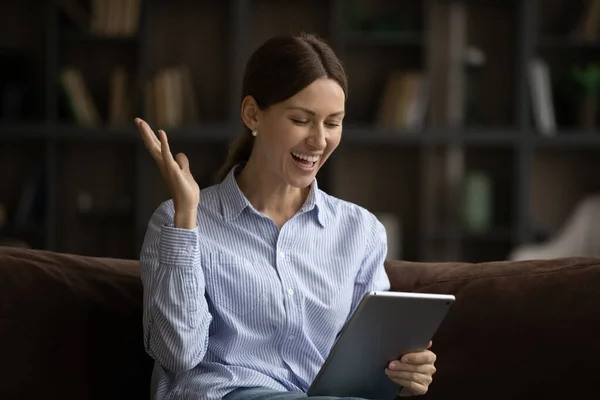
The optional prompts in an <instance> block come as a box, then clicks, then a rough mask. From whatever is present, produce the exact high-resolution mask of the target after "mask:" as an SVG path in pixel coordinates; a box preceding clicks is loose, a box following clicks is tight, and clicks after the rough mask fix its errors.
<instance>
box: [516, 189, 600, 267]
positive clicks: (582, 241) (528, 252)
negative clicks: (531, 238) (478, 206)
mask: <svg viewBox="0 0 600 400" xmlns="http://www.w3.org/2000/svg"><path fill="white" fill-rule="evenodd" d="M564 257H600V194H593V195H589V196H587V197H585V198H584V199H582V200H581V201H580V202H579V203H578V204H576V206H575V208H574V211H573V213H572V214H571V215H570V216H569V218H568V219H567V221H566V222H565V224H564V225H563V226H562V228H561V229H560V230H559V231H558V232H557V233H556V234H555V235H554V236H553V237H551V238H550V239H549V240H547V241H545V242H543V243H538V244H527V245H523V246H519V247H517V248H516V249H514V250H513V251H512V253H511V254H510V256H509V259H510V260H515V261H517V260H534V259H537V260H541V259H554V258H564Z"/></svg>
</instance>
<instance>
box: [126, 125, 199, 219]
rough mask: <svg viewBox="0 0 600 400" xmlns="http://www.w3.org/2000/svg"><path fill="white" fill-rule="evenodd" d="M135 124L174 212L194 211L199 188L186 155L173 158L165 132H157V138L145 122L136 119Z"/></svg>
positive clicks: (197, 200) (180, 154)
mask: <svg viewBox="0 0 600 400" xmlns="http://www.w3.org/2000/svg"><path fill="white" fill-rule="evenodd" d="M135 123H136V125H137V127H138V129H139V131H140V134H141V135H142V139H143V140H144V145H145V146H146V148H147V149H148V151H149V152H150V155H151V156H152V158H153V159H154V160H155V161H156V164H157V165H158V168H159V169H160V173H161V175H162V177H163V179H164V180H165V182H166V184H167V186H168V188H169V192H170V193H171V197H172V198H173V205H174V206H175V210H176V211H189V210H195V209H196V208H197V207H198V202H199V201H200V187H199V186H198V183H197V182H196V181H195V180H194V177H193V176H192V173H191V172H190V162H189V160H188V158H187V157H186V155H185V154H183V153H178V154H177V155H176V156H175V157H173V155H172V154H171V150H170V148H169V141H168V140H167V134H166V133H165V131H163V130H159V131H158V137H157V136H156V134H155V133H154V131H153V130H152V129H151V128H150V125H148V124H147V123H146V121H144V120H142V119H141V118H136V119H135Z"/></svg>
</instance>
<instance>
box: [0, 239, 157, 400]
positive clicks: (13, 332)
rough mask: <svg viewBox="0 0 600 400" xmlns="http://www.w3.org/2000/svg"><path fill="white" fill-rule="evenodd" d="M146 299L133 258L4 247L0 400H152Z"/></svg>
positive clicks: (0, 269)
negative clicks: (144, 339) (145, 328)
mask: <svg viewBox="0 0 600 400" xmlns="http://www.w3.org/2000/svg"><path fill="white" fill-rule="evenodd" d="M141 298H142V286H141V283H140V277H139V265H138V263H137V262H135V261H127V260H114V259H104V258H92V257H80V256H75V255H67V254H59V253H53V252H47V251H41V250H26V249H18V248H10V247H0V338H1V339H2V340H1V341H0V354H2V356H1V359H2V363H1V364H0V376H1V377H2V379H1V380H0V398H2V399H13V398H14V399H16V398H19V399H34V398H39V399H42V398H55V397H53V396H56V395H57V394H60V398H61V399H78V400H80V399H107V398H110V399H115V398H123V399H147V398H149V394H148V389H149V378H150V375H151V368H152V362H151V360H150V358H149V357H148V356H147V355H146V353H145V352H144V348H143V342H142V331H141V330H142V319H141V318H142V302H141ZM115 396H116V397H115Z"/></svg>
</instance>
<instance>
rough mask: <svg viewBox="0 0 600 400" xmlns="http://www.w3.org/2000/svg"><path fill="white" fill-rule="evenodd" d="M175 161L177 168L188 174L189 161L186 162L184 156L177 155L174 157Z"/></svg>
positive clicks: (186, 159)
mask: <svg viewBox="0 0 600 400" xmlns="http://www.w3.org/2000/svg"><path fill="white" fill-rule="evenodd" d="M175 161H177V165H179V168H181V169H182V170H184V171H185V172H190V161H189V160H188V158H187V157H186V155H185V154H183V153H178V154H177V155H176V156H175Z"/></svg>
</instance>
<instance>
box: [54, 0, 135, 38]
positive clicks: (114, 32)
mask: <svg viewBox="0 0 600 400" xmlns="http://www.w3.org/2000/svg"><path fill="white" fill-rule="evenodd" d="M90 3H91V7H90V8H91V9H90V10H89V11H88V10H87V9H86V8H84V7H83V6H82V5H81V4H80V2H79V1H77V0H60V1H59V5H60V9H61V11H62V12H63V13H64V14H65V15H66V16H67V17H68V18H69V20H70V21H71V23H73V24H75V25H76V26H77V28H78V29H79V30H81V31H82V32H89V33H91V34H92V35H94V36H104V37H131V36H134V35H136V34H137V33H138V31H139V23H140V14H141V8H142V0H91V1H90Z"/></svg>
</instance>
